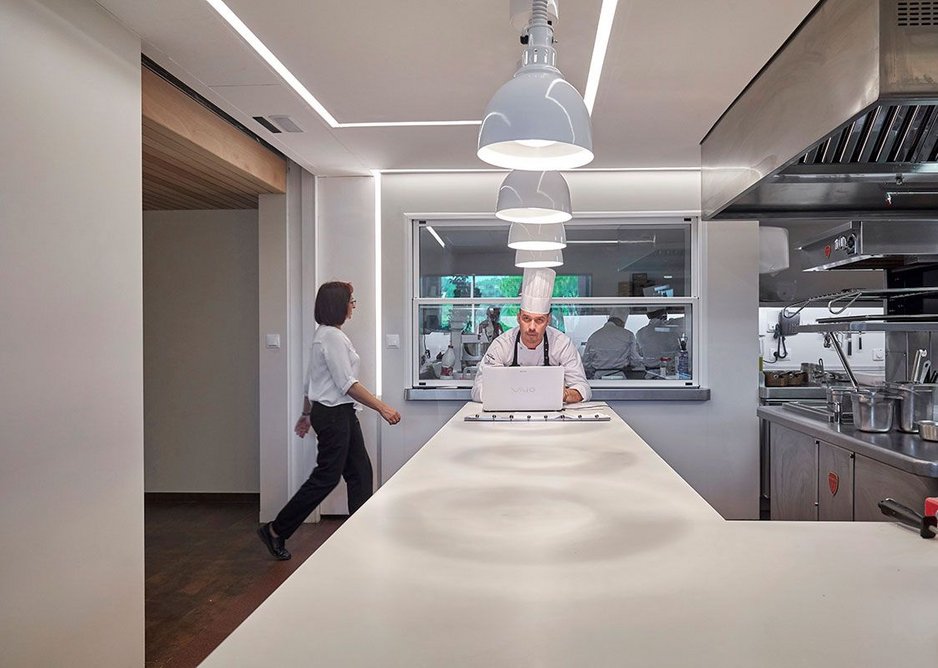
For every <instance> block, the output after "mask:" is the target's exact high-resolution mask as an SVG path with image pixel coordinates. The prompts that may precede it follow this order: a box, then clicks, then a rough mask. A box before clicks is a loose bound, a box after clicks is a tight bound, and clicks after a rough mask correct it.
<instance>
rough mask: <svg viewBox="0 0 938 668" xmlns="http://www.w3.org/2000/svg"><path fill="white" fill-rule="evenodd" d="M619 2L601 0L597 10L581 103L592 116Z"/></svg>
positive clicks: (617, 0)
mask: <svg viewBox="0 0 938 668" xmlns="http://www.w3.org/2000/svg"><path fill="white" fill-rule="evenodd" d="M618 4H619V0H603V5H602V8H601V9H600V10H599V25H598V26H597V28H596V41H595V42H593V56H592V57H591V58H590V71H589V74H588V75H587V77H586V89H585V90H584V91H583V102H585V103H586V108H587V110H588V111H589V113H590V115H591V116H592V114H593V105H594V104H596V93H597V91H598V90H599V79H600V78H601V77H602V75H603V63H605V62H606V51H607V49H608V48H609V37H610V35H612V22H613V20H614V19H615V17H616V6H617V5H618Z"/></svg>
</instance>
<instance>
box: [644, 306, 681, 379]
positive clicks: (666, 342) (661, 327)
mask: <svg viewBox="0 0 938 668" xmlns="http://www.w3.org/2000/svg"><path fill="white" fill-rule="evenodd" d="M677 330H678V328H677V327H676V326H675V325H674V324H671V323H669V322H668V310H667V309H663V308H662V309H657V310H654V311H651V312H650V313H648V324H647V325H645V326H644V327H642V328H641V329H640V330H638V332H636V334H635V337H636V338H637V339H638V345H639V347H641V349H642V353H643V354H644V356H645V366H648V367H657V366H658V365H659V364H660V360H661V358H663V357H672V358H673V357H676V356H677V353H678V350H680V347H681V340H680V338H681V337H680V336H679V334H678V331H677Z"/></svg>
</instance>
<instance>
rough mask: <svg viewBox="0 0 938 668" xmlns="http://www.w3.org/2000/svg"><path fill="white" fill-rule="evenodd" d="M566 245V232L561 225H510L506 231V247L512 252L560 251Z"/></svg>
mask: <svg viewBox="0 0 938 668" xmlns="http://www.w3.org/2000/svg"><path fill="white" fill-rule="evenodd" d="M566 245H567V232H566V230H564V228H563V223H547V224H544V225H531V224H528V223H512V224H511V229H510V230H508V247H509V248H513V249H514V250H528V251H549V250H560V249H561V248H564V247H565V246H566Z"/></svg>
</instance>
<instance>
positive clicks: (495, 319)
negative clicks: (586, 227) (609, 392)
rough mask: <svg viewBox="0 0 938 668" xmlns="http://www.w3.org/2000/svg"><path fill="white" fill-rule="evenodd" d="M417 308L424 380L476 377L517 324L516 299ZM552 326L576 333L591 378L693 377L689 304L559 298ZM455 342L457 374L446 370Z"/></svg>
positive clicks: (572, 336)
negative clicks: (485, 358)
mask: <svg viewBox="0 0 938 668" xmlns="http://www.w3.org/2000/svg"><path fill="white" fill-rule="evenodd" d="M417 313H418V323H419V325H418V345H417V348H418V354H417V365H418V369H417V371H418V374H417V375H418V377H419V379H420V380H424V381H427V380H430V381H435V380H443V381H454V380H456V381H458V380H470V381H471V380H472V378H473V377H474V376H475V371H476V368H477V366H478V363H479V360H480V359H481V358H482V355H484V354H485V351H486V349H487V348H488V345H489V344H490V343H491V342H492V341H493V340H494V339H495V337H497V336H498V335H500V334H503V333H505V332H508V331H509V330H510V329H512V328H513V327H516V326H517V325H518V321H517V315H518V305H517V304H492V303H488V304H486V303H481V302H480V303H478V304H432V305H431V304H423V305H421V306H420V307H419V308H418V311H417ZM550 326H551V327H554V328H556V329H559V330H560V331H562V332H564V333H566V334H567V336H569V337H570V339H571V340H572V341H573V344H574V346H575V347H576V349H577V351H579V353H580V357H581V358H582V359H583V367H584V369H585V370H586V374H587V377H588V378H590V379H595V380H600V381H610V380H641V381H651V382H654V381H662V380H685V381H686V380H691V379H692V378H693V368H694V359H693V350H694V348H693V344H694V339H693V309H692V307H691V306H690V305H686V304H685V305H669V304H647V303H645V304H642V305H641V306H625V305H619V304H616V305H595V304H554V305H553V306H552V308H551V312H550ZM460 345H461V347H460ZM450 346H452V347H453V355H454V363H453V365H452V367H453V372H452V375H450V374H442V370H443V368H444V364H443V361H444V356H445V355H446V354H447V349H448V348H449V347H450ZM446 366H447V368H448V365H446ZM441 374H442V375H441Z"/></svg>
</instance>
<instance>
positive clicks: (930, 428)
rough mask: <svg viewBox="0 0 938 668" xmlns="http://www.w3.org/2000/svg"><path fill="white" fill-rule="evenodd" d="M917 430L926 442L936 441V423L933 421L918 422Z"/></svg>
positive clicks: (937, 438)
mask: <svg viewBox="0 0 938 668" xmlns="http://www.w3.org/2000/svg"><path fill="white" fill-rule="evenodd" d="M918 426H919V430H920V431H921V434H922V438H923V439H925V440H926V441H938V422H935V421H934V420H919V423H918Z"/></svg>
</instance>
